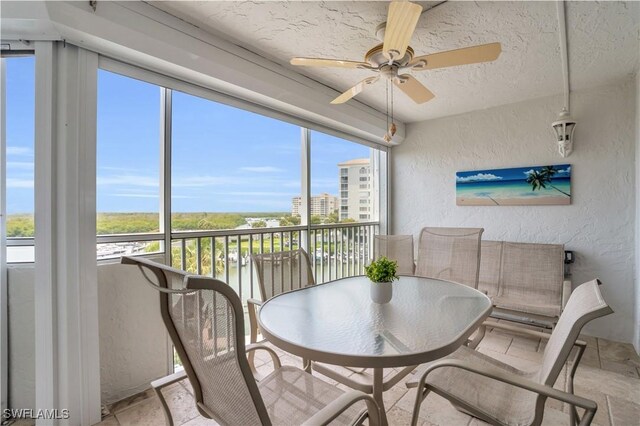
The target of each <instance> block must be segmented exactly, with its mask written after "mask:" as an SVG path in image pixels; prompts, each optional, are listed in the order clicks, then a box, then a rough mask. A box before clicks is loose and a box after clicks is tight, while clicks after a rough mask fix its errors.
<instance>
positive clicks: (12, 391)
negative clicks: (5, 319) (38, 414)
mask: <svg viewBox="0 0 640 426" xmlns="http://www.w3.org/2000/svg"><path fill="white" fill-rule="evenodd" d="M7 276H8V279H7V285H8V293H9V407H10V408H33V409H35V408H36V387H35V374H36V372H35V371H36V358H35V344H36V342H35V338H34V335H35V315H36V314H35V306H34V300H33V297H34V295H33V283H34V271H33V266H11V267H9V268H8V270H7Z"/></svg>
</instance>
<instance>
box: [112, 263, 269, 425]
mask: <svg viewBox="0 0 640 426" xmlns="http://www.w3.org/2000/svg"><path fill="white" fill-rule="evenodd" d="M121 262H122V263H125V264H132V265H137V266H138V267H139V268H140V270H141V271H142V273H143V274H144V276H145V278H146V279H147V281H148V282H149V284H151V285H152V286H153V287H154V288H155V289H156V290H158V292H159V294H160V313H161V315H162V320H163V322H164V324H165V327H166V328H167V331H168V333H169V336H170V338H171V341H172V342H173V345H174V346H175V349H176V352H177V353H178V356H179V357H180V360H181V361H182V364H183V367H184V369H185V372H186V373H187V377H188V378H189V381H190V382H191V386H192V387H193V390H194V399H195V402H196V405H197V407H198V411H199V412H200V414H202V415H203V416H205V417H208V418H212V419H214V420H216V421H217V422H218V423H220V424H270V420H269V416H268V414H267V410H266V408H265V405H264V401H263V400H262V397H261V395H260V392H259V390H258V387H257V385H256V382H255V379H254V378H253V375H252V374H251V370H250V368H249V363H248V361H247V357H246V351H245V342H244V314H243V309H242V303H241V302H240V299H239V298H238V296H237V295H236V293H235V292H234V291H233V289H232V288H231V287H229V286H228V285H227V284H225V283H224V282H222V281H219V280H216V279H214V278H209V277H200V276H195V275H187V273H186V272H184V271H180V270H178V269H175V268H171V267H168V266H166V265H162V264H160V263H156V262H153V261H150V260H147V259H143V258H140V257H135V258H132V257H123V258H122V260H121ZM148 272H151V274H152V276H150V275H149V274H148Z"/></svg>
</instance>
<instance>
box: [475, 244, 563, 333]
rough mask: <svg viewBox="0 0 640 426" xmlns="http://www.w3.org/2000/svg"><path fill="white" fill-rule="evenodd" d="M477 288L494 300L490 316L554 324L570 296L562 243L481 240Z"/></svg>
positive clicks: (514, 320)
mask: <svg viewBox="0 0 640 426" xmlns="http://www.w3.org/2000/svg"><path fill="white" fill-rule="evenodd" d="M481 247H482V249H481V253H482V256H481V259H480V276H479V281H478V289H479V290H480V291H483V292H485V293H486V294H487V296H489V297H490V298H491V300H492V302H493V304H494V309H493V313H492V314H491V317H492V318H494V319H504V320H508V321H513V322H518V323H522V324H530V325H535V326H538V327H544V328H553V327H554V325H555V324H556V323H557V321H558V318H559V317H560V313H561V312H562V310H563V308H564V306H565V304H566V302H567V300H568V299H569V296H570V294H571V280H570V279H569V278H568V277H567V276H565V271H564V246H563V245H562V244H533V243H517V242H510V241H482V246H481Z"/></svg>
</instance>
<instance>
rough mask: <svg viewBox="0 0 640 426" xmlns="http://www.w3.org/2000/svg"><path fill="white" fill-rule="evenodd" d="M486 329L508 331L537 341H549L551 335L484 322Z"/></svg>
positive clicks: (514, 326)
mask: <svg viewBox="0 0 640 426" xmlns="http://www.w3.org/2000/svg"><path fill="white" fill-rule="evenodd" d="M483 325H484V326H486V327H487V328H498V329H500V330H505V331H510V332H512V333H518V334H525V335H527V336H531V337H536V338H539V339H544V340H549V338H551V334H548V333H543V332H541V331H535V330H531V329H529V328H524V327H518V326H516V325H509V324H503V323H501V322H494V321H485V322H484V323H483Z"/></svg>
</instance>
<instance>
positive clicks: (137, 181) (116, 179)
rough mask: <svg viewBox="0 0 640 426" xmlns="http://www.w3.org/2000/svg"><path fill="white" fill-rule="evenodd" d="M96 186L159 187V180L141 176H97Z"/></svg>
mask: <svg viewBox="0 0 640 426" xmlns="http://www.w3.org/2000/svg"><path fill="white" fill-rule="evenodd" d="M97 184H98V185H101V186H107V185H126V186H144V187H159V186H160V180H159V179H158V178H156V177H152V176H142V175H119V176H98V178H97Z"/></svg>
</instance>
